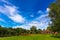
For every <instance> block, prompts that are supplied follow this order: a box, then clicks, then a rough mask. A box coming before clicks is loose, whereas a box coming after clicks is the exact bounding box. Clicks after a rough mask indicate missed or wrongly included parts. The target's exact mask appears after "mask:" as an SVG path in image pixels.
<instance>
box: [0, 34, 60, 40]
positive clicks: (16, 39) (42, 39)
mask: <svg viewBox="0 0 60 40" xmlns="http://www.w3.org/2000/svg"><path fill="white" fill-rule="evenodd" d="M0 40H60V38H59V37H51V35H46V34H34V35H31V36H12V37H3V38H0Z"/></svg>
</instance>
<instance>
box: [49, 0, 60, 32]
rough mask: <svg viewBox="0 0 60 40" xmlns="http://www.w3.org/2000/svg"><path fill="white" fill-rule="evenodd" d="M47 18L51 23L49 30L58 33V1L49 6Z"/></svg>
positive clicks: (59, 23) (59, 28) (59, 27)
mask: <svg viewBox="0 0 60 40" xmlns="http://www.w3.org/2000/svg"><path fill="white" fill-rule="evenodd" d="M50 9H51V10H50V13H49V16H50V18H51V21H52V25H51V29H52V31H54V32H56V31H57V32H60V0H57V1H56V2H55V3H52V4H51V5H50Z"/></svg>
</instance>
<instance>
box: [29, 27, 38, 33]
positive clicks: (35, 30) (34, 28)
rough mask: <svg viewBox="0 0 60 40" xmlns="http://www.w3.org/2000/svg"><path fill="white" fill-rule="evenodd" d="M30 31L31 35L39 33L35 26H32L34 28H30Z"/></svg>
mask: <svg viewBox="0 0 60 40" xmlns="http://www.w3.org/2000/svg"><path fill="white" fill-rule="evenodd" d="M30 31H31V33H33V34H35V33H37V29H36V27H35V26H32V27H31V28H30Z"/></svg>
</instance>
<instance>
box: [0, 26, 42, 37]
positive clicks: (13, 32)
mask: <svg viewBox="0 0 60 40" xmlns="http://www.w3.org/2000/svg"><path fill="white" fill-rule="evenodd" d="M40 33H41V29H37V28H36V27H35V26H32V27H31V28H30V30H27V29H23V28H14V29H13V28H4V27H2V26H0V37H6V36H19V35H28V34H40Z"/></svg>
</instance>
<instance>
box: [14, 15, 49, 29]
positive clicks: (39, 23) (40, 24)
mask: <svg viewBox="0 0 60 40" xmlns="http://www.w3.org/2000/svg"><path fill="white" fill-rule="evenodd" d="M47 15H48V14H46V15H41V16H40V17H38V18H36V19H35V20H33V21H32V22H27V23H26V24H24V25H21V26H15V27H13V28H24V29H30V27H31V26H36V27H37V28H40V29H46V28H47V26H48V21H47V20H48V19H45V16H47ZM46 21H47V22H46Z"/></svg>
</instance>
